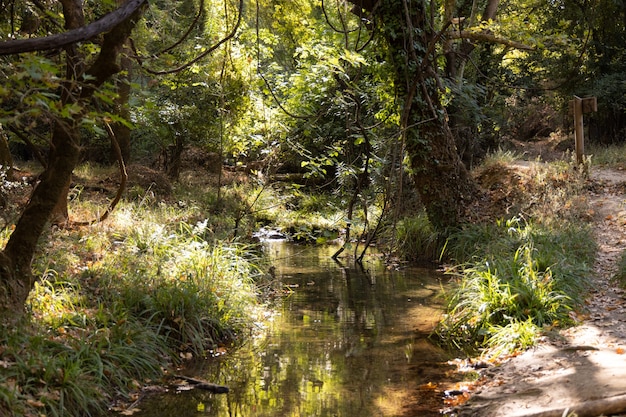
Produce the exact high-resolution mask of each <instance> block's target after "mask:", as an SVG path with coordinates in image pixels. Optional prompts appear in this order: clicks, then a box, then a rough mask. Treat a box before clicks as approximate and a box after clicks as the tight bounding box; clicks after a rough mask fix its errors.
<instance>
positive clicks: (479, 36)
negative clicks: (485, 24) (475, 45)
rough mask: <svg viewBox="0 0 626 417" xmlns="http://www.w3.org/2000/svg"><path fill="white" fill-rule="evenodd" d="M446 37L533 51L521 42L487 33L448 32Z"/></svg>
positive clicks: (532, 48)
mask: <svg viewBox="0 0 626 417" xmlns="http://www.w3.org/2000/svg"><path fill="white" fill-rule="evenodd" d="M447 35H448V38H449V39H469V40H472V41H480V42H490V43H498V44H501V45H505V46H510V47H511V48H515V49H521V50H523V51H533V50H534V49H535V48H534V47H532V46H529V45H526V44H523V43H521V42H516V41H512V40H510V39H505V38H500V37H498V36H496V35H494V34H493V33H487V32H472V31H469V30H462V31H460V32H459V31H450V32H448V34H447Z"/></svg>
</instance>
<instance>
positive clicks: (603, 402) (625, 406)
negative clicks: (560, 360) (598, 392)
mask: <svg viewBox="0 0 626 417" xmlns="http://www.w3.org/2000/svg"><path fill="white" fill-rule="evenodd" d="M625 411H626V394H622V395H616V396H615V397H609V398H602V399H600V400H593V401H587V402H584V403H581V404H578V405H574V406H571V407H567V408H555V409H552V410H545V411H540V412H538V413H533V414H524V415H523V416H521V417H562V416H569V415H576V416H578V417H596V416H600V415H605V416H609V415H613V414H619V413H623V412H625Z"/></svg>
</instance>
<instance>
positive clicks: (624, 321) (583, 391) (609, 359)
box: [449, 167, 626, 417]
mask: <svg viewBox="0 0 626 417" xmlns="http://www.w3.org/2000/svg"><path fill="white" fill-rule="evenodd" d="M586 190H587V191H586V192H587V193H588V195H587V199H588V203H589V207H590V211H589V213H590V221H591V222H592V224H593V227H594V230H595V231H594V233H595V239H596V242H597V243H598V246H599V250H598V255H597V259H596V262H595V265H594V274H593V278H592V280H593V288H592V291H591V293H590V295H589V297H588V300H587V306H586V307H587V308H586V311H585V312H584V313H583V314H580V315H577V319H578V320H579V322H578V324H577V325H576V326H574V327H571V328H567V329H561V330H554V331H552V332H548V334H546V335H545V336H544V337H543V338H542V340H540V342H539V343H538V345H537V346H536V347H534V348H532V349H531V350H528V351H526V352H523V353H521V354H519V355H517V356H514V357H511V358H509V359H507V360H505V361H504V362H503V363H501V364H499V365H497V366H492V367H489V368H486V369H484V370H482V371H480V374H481V375H482V377H483V379H482V383H480V384H476V385H477V386H478V388H475V389H474V390H473V391H470V392H469V394H465V395H466V396H469V397H470V399H469V400H468V401H467V402H466V403H465V404H463V405H461V406H459V407H457V408H456V409H455V410H454V411H453V412H452V413H451V414H449V415H452V416H459V417H461V416H462V417H469V416H472V417H496V416H498V417H500V416H507V417H508V416H527V417H530V416H534V417H539V416H541V417H546V416H574V415H576V416H578V417H584V416H599V415H605V416H609V415H614V416H615V415H620V416H626V400H625V399H626V397H620V396H623V395H625V394H626V292H625V291H624V290H623V289H621V288H619V286H618V284H617V283H616V282H615V281H614V280H613V277H614V275H615V272H616V271H617V264H618V262H619V260H620V257H621V255H622V252H623V251H624V250H625V249H626V171H621V170H616V169H606V168H597V167H592V169H591V172H590V173H589V184H588V187H586ZM611 399H613V401H617V402H618V403H619V404H620V405H619V406H617V407H613V408H606V409H604V410H602V409H601V408H595V409H593V410H587V411H585V409H584V407H581V406H589V405H590V404H592V402H594V401H595V403H593V404H596V405H598V404H607V403H608V402H610V401H611ZM588 408H589V407H588ZM592 408H593V407H592ZM599 409H600V410H601V411H598V410H599ZM574 412H575V413H574ZM616 413H618V414H616ZM619 413H621V414H619Z"/></svg>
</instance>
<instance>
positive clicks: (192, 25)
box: [155, 0, 204, 56]
mask: <svg viewBox="0 0 626 417" xmlns="http://www.w3.org/2000/svg"><path fill="white" fill-rule="evenodd" d="M203 11H204V0H200V5H199V7H198V14H197V15H196V17H195V18H194V19H193V22H191V25H189V28H188V29H187V32H185V34H184V35H183V36H181V38H180V39H179V40H177V41H176V42H174V43H173V44H172V45H170V46H168V47H167V48H165V49H163V50H162V51H161V52H158V53H156V54H155V56H159V55H163V54H164V53H166V52H169V51H171V50H172V49H174V48H176V47H177V46H178V45H180V44H181V43H183V41H184V40H185V39H187V37H188V36H189V34H190V33H191V31H192V30H193V28H195V27H196V25H197V24H198V22H199V21H200V17H201V16H202V12H203Z"/></svg>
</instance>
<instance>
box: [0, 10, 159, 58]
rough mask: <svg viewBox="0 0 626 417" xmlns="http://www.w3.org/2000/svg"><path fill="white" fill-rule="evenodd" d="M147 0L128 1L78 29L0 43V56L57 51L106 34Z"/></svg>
mask: <svg viewBox="0 0 626 417" xmlns="http://www.w3.org/2000/svg"><path fill="white" fill-rule="evenodd" d="M144 3H147V0H128V1H127V2H126V3H124V5H123V6H121V7H120V8H119V9H116V10H115V11H113V12H111V13H109V14H107V15H105V16H104V17H102V18H101V19H98V20H96V21H95V22H93V23H90V24H89V25H87V26H83V27H80V28H78V29H73V30H69V31H67V32H64V33H59V34H56V35H50V36H46V37H43V38H29V39H16V40H10V41H5V42H0V55H14V54H21V53H24V52H34V51H47V50H51V49H58V48H62V47H64V46H67V45H70V44H72V43H76V42H82V41H86V40H88V39H91V38H93V37H95V36H97V35H99V34H101V33H104V32H108V31H110V30H111V29H113V28H114V27H115V26H117V25H118V24H119V23H120V22H123V21H124V20H125V19H128V18H129V17H130V16H131V15H132V14H133V13H135V12H136V11H137V10H138V9H139V8H140V7H141V6H142V5H143V4H144Z"/></svg>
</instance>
